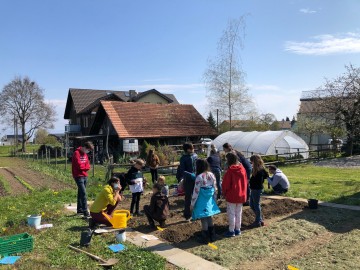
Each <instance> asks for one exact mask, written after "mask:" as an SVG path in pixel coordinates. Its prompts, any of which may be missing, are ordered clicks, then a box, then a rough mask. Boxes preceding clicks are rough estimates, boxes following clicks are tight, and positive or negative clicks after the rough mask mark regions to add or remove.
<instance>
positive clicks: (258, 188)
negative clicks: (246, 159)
mask: <svg viewBox="0 0 360 270" xmlns="http://www.w3.org/2000/svg"><path fill="white" fill-rule="evenodd" d="M250 161H251V164H252V166H253V170H252V174H251V177H250V207H251V209H252V210H253V211H254V213H255V216H256V218H255V222H254V224H253V226H254V227H262V226H265V223H264V221H263V218H262V215H261V206H260V196H261V193H262V191H263V189H264V180H265V179H267V178H268V177H269V174H268V172H267V171H266V170H265V167H264V161H263V160H262V159H261V157H260V156H259V155H253V156H251V157H250Z"/></svg>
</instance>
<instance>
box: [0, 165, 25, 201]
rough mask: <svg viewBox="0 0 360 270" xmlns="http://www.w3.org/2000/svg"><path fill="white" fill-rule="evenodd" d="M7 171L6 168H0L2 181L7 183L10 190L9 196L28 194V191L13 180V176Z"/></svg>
mask: <svg viewBox="0 0 360 270" xmlns="http://www.w3.org/2000/svg"><path fill="white" fill-rule="evenodd" d="M7 169H8V168H0V174H1V175H2V176H3V177H4V180H5V181H7V182H8V183H9V185H10V188H11V195H18V194H24V193H28V192H29V190H28V189H27V188H26V187H24V186H23V185H22V184H21V183H20V182H19V181H18V180H17V179H15V178H14V176H13V174H12V173H10V172H9V171H8V170H7Z"/></svg>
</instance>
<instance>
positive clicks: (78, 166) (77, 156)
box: [71, 146, 90, 178]
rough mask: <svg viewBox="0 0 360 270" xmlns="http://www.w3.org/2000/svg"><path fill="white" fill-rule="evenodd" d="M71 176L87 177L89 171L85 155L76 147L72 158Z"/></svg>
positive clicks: (88, 162)
mask: <svg viewBox="0 0 360 270" xmlns="http://www.w3.org/2000/svg"><path fill="white" fill-rule="evenodd" d="M71 163H72V175H73V177H74V178H79V177H87V176H88V173H87V171H88V170H90V161H89V157H88V155H87V154H86V153H84V152H82V147H81V146H80V147H78V148H77V149H76V150H75V151H74V154H73V156H72V162H71Z"/></svg>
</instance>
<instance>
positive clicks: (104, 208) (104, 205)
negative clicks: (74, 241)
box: [90, 177, 123, 226]
mask: <svg viewBox="0 0 360 270" xmlns="http://www.w3.org/2000/svg"><path fill="white" fill-rule="evenodd" d="M120 190H121V185H120V179H119V178H117V177H112V178H111V179H110V180H109V181H108V183H107V185H105V186H104V188H103V189H102V190H101V192H100V193H99V194H98V195H97V196H96V199H95V201H94V203H93V204H92V205H91V207H90V215H91V217H92V222H91V224H90V226H93V225H95V224H105V225H106V226H112V225H111V223H110V221H109V220H108V219H107V218H106V216H107V217H110V216H111V214H112V213H113V212H114V210H115V208H116V207H117V205H118V204H119V202H121V201H122V200H123V197H122V195H121V194H120Z"/></svg>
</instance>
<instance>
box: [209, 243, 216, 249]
mask: <svg viewBox="0 0 360 270" xmlns="http://www.w3.org/2000/svg"><path fill="white" fill-rule="evenodd" d="M208 246H209V247H211V248H212V249H218V247H217V246H215V245H214V244H213V243H209V244H208Z"/></svg>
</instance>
